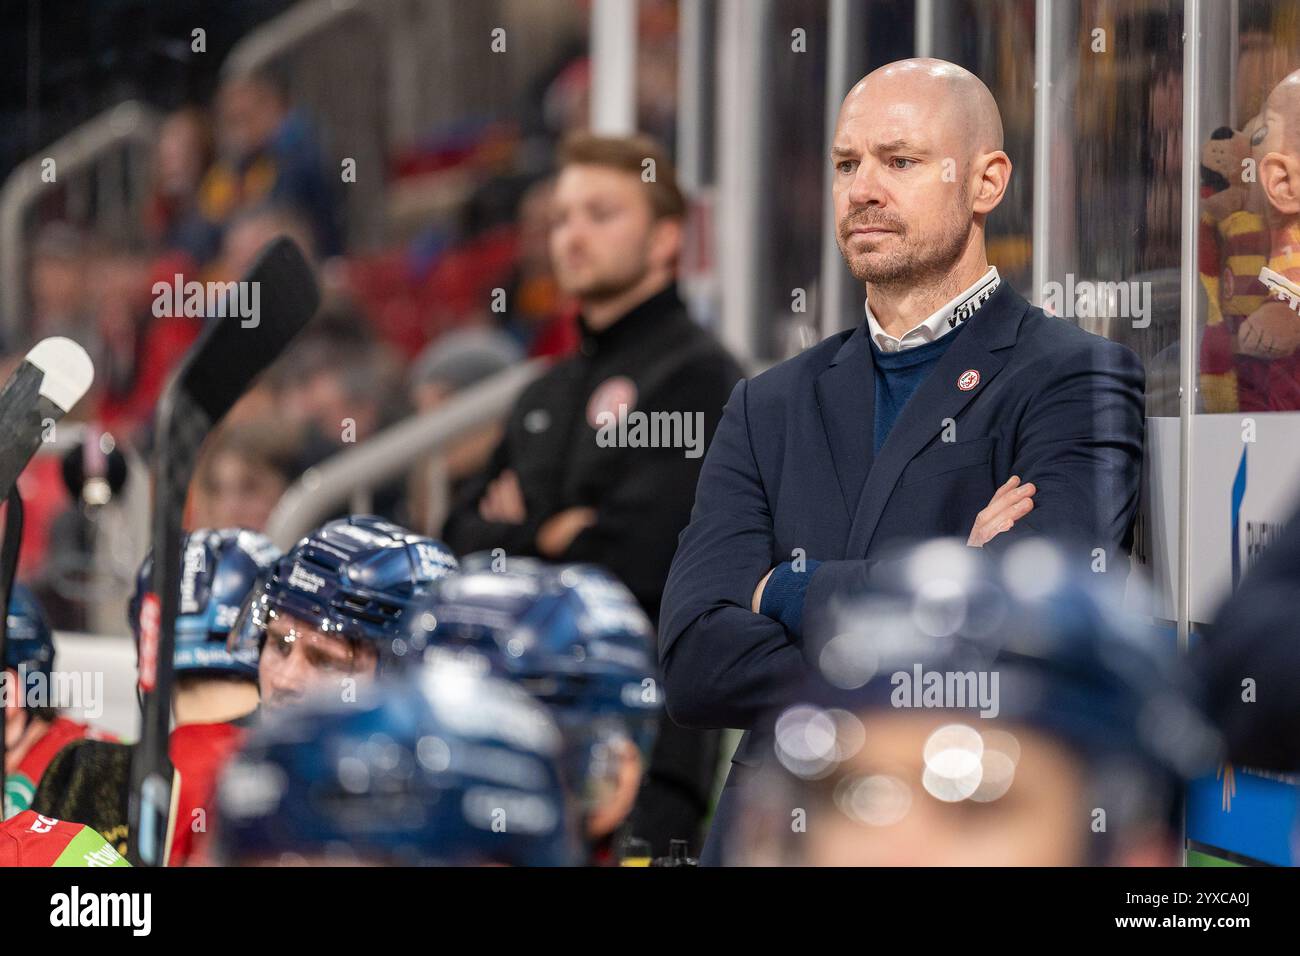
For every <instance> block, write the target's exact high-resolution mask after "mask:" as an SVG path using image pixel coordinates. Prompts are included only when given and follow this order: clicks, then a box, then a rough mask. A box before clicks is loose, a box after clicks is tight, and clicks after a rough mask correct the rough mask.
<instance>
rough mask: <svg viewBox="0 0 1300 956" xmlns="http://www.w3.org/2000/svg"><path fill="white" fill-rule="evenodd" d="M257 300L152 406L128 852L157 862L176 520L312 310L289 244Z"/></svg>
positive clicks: (259, 279)
mask: <svg viewBox="0 0 1300 956" xmlns="http://www.w3.org/2000/svg"><path fill="white" fill-rule="evenodd" d="M243 283H244V284H245V285H246V286H249V287H252V288H255V289H256V290H257V296H256V299H255V301H258V302H260V308H259V310H258V314H257V315H255V316H254V317H253V318H254V321H253V322H251V323H246V322H244V321H242V320H241V319H240V318H239V317H238V315H237V314H236V313H235V312H234V311H232V310H230V309H227V310H226V315H227V316H230V317H229V318H223V319H209V320H208V323H207V327H206V328H205V329H204V330H203V332H202V334H201V335H200V336H199V339H198V341H197V342H195V344H194V346H193V347H192V348H191V349H190V351H189V353H188V354H187V355H186V356H185V359H184V360H183V361H182V363H181V365H180V368H179V369H178V370H177V372H176V374H175V375H174V376H173V378H172V380H171V382H170V383H169V384H168V386H167V388H166V390H165V391H164V392H163V395H162V397H161V399H160V400H159V403H158V412H157V416H156V419H155V428H154V433H155V438H156V447H155V449H154V509H153V528H152V531H151V534H150V539H151V541H152V543H153V553H154V562H153V581H152V582H151V590H150V593H149V594H147V595H146V596H145V599H144V601H143V606H142V611H141V621H140V678H139V683H140V690H141V692H142V695H143V696H142V718H141V725H140V741H139V743H138V744H137V745H136V748H135V754H134V756H133V758H132V766H131V795H130V804H129V811H130V815H129V825H130V837H129V847H128V849H129V853H128V856H129V857H130V859H131V862H132V863H133V864H137V865H145V866H162V865H164V864H165V862H166V857H165V854H166V843H167V840H166V834H167V832H168V822H169V816H170V811H171V807H172V805H173V803H174V799H173V794H172V789H173V768H172V766H171V761H170V759H169V758H168V737H169V735H168V730H169V724H170V720H169V718H170V713H171V693H172V654H173V649H174V647H175V624H176V613H177V610H178V608H179V605H180V571H181V568H180V564H181V537H182V535H183V533H184V532H183V529H182V519H183V515H184V508H185V498H186V494H187V492H188V490H189V484H190V479H191V478H192V477H193V474H194V468H195V465H196V463H197V460H198V455H199V449H200V447H201V446H202V444H203V439H204V438H205V437H207V435H208V433H209V432H210V431H211V430H212V428H213V427H214V426H215V425H216V424H217V423H218V422H220V421H221V419H222V418H223V417H224V416H225V414H226V412H228V411H229V410H230V409H231V407H232V406H233V405H234V404H235V402H237V401H238V400H239V398H240V397H241V396H242V395H243V394H244V393H245V392H246V391H247V390H248V387H249V386H250V385H251V384H252V382H253V381H254V380H255V379H256V378H257V377H258V375H260V374H261V373H262V372H263V371H265V369H266V368H267V366H269V365H270V364H271V363H272V362H274V361H275V359H276V358H277V357H279V355H280V354H281V353H282V352H283V351H284V349H285V347H286V346H288V344H289V342H290V341H291V340H292V339H293V337H294V336H295V335H297V334H298V332H299V331H300V330H301V329H302V328H303V326H304V325H306V324H307V322H308V321H309V320H310V319H311V317H312V316H313V315H314V314H315V313H316V309H317V307H318V305H319V304H320V292H319V290H318V289H317V286H316V279H315V276H314V275H313V274H312V270H311V267H310V266H309V265H308V264H307V261H306V260H305V259H304V258H303V256H302V253H301V252H299V250H298V247H297V246H296V245H294V244H293V243H292V242H291V241H290V240H288V239H284V238H281V239H277V240H275V241H274V242H272V243H271V244H270V245H269V246H267V248H266V249H264V250H263V251H262V253H261V255H260V256H259V257H258V259H257V261H256V262H255V263H254V264H253V268H252V269H251V270H250V271H249V273H248V275H247V276H246V277H245V278H244V280H243Z"/></svg>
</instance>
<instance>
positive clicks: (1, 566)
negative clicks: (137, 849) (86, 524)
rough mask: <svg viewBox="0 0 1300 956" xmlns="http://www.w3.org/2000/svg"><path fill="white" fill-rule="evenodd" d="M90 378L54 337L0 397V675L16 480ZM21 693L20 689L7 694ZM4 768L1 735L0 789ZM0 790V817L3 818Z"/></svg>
mask: <svg viewBox="0 0 1300 956" xmlns="http://www.w3.org/2000/svg"><path fill="white" fill-rule="evenodd" d="M94 378H95V367H94V365H93V364H91V361H90V356H88V355H87V354H86V350H85V349H83V348H82V347H81V346H80V345H78V344H77V343H76V342H74V341H72V340H71V339H65V338H62V337H60V336H54V337H52V338H48V339H42V340H41V341H40V342H37V343H36V346H35V347H34V348H33V349H32V350H31V351H30V352H28V353H27V356H26V357H25V358H24V359H23V361H22V364H21V365H19V366H18V368H17V370H15V371H14V373H13V375H11V376H10V377H9V381H8V382H6V383H5V387H4V389H3V390H2V391H0V497H3V498H4V499H5V500H6V501H7V502H8V504H9V507H8V508H7V509H6V511H5V531H4V534H5V539H4V546H3V549H2V550H0V602H2V603H0V671H2V670H3V666H4V660H5V650H6V648H5V643H6V640H7V638H8V635H9V596H10V592H11V591H12V590H13V582H14V576H15V574H16V573H17V571H18V550H19V547H20V546H21V544H22V537H23V499H22V497H21V496H20V495H19V494H18V476H19V475H20V474H22V471H23V469H24V468H26V467H27V463H28V462H29V461H31V460H32V457H33V456H34V455H35V454H36V452H37V450H38V449H39V448H40V447H41V442H42V440H44V439H45V438H46V437H47V436H49V435H50V434H51V433H52V431H53V429H54V426H55V424H56V423H57V422H58V421H59V419H61V418H62V417H63V416H64V415H65V414H67V412H68V411H69V410H70V409H71V408H72V406H73V405H75V404H77V402H79V401H80V400H81V397H82V396H83V395H85V394H86V392H87V391H88V390H89V389H90V383H91V382H92V381H94ZM13 690H14V691H15V692H17V693H21V692H22V690H23V688H22V687H21V686H19V687H16V688H13ZM4 765H5V741H4V734H3V733H0V784H2V783H3V776H4ZM3 811H4V797H3V786H0V817H3V816H4V812H3Z"/></svg>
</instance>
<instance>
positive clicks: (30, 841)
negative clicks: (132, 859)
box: [0, 810, 129, 867]
mask: <svg viewBox="0 0 1300 956" xmlns="http://www.w3.org/2000/svg"><path fill="white" fill-rule="evenodd" d="M128 865H129V864H128V863H127V862H126V860H124V859H122V857H121V856H119V855H118V853H117V851H116V850H114V849H113V848H112V847H111V846H109V845H108V842H107V841H106V840H105V839H104V838H103V837H102V836H100V835H99V834H98V833H96V832H95V831H94V829H92V828H91V827H88V826H83V825H81V824H80V823H67V822H65V821H63V820H55V819H54V818H53V817H43V816H41V815H40V814H39V813H36V812H35V811H34V810H24V811H23V812H22V813H20V814H18V815H17V816H15V817H13V818H12V819H9V820H6V821H4V822H3V823H0V867H5V866H128Z"/></svg>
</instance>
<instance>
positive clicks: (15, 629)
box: [0, 584, 111, 818]
mask: <svg viewBox="0 0 1300 956" xmlns="http://www.w3.org/2000/svg"><path fill="white" fill-rule="evenodd" d="M4 667H5V685H4V693H3V694H2V695H0V700H3V702H4V707H3V713H4V735H5V766H4V801H3V803H4V807H3V809H4V812H3V813H0V818H4V817H9V816H13V815H14V814H17V813H19V812H21V811H23V810H26V809H27V808H28V807H30V806H31V803H32V797H34V796H35V795H36V788H37V786H39V785H40V782H41V777H42V775H43V774H44V773H45V771H46V768H48V767H49V765H50V762H51V761H52V760H53V759H54V757H55V755H56V754H58V752H59V751H60V750H61V749H63V747H64V746H65V745H67V744H69V743H71V742H72V741H74V740H81V739H83V738H85V737H90V738H95V737H99V736H100V735H99V733H98V732H97V731H95V730H93V729H92V728H91V727H90V726H89V725H88V724H84V723H81V722H80V721H76V720H72V719H71V718H68V717H64V716H62V715H61V714H60V713H59V712H58V710H57V708H56V707H55V704H56V703H57V702H56V701H55V700H53V699H52V697H51V694H52V688H53V686H54V682H53V676H54V638H53V635H52V633H51V631H50V625H49V621H48V620H46V617H45V611H44V610H43V609H42V608H41V606H40V604H39V603H38V602H37V600H36V598H35V597H34V596H33V595H32V593H31V592H30V591H29V590H27V588H25V587H24V586H23V585H21V584H15V585H14V586H13V595H12V597H11V598H10V600H9V621H8V639H7V640H6V643H5V661H4ZM110 739H111V738H110Z"/></svg>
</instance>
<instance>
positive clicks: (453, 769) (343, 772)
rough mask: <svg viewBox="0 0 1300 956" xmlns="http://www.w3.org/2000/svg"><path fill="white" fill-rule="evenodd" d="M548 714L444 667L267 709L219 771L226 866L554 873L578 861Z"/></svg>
mask: <svg viewBox="0 0 1300 956" xmlns="http://www.w3.org/2000/svg"><path fill="white" fill-rule="evenodd" d="M559 747H560V735H559V731H558V729H557V728H556V726H555V724H554V722H553V721H552V719H551V717H550V715H549V714H548V713H547V711H546V709H545V708H544V707H542V706H541V705H540V704H538V703H537V702H536V701H534V700H532V699H531V698H530V697H529V696H528V695H527V694H526V693H524V692H523V691H522V690H520V689H519V688H517V687H514V686H513V685H511V684H510V683H509V682H507V681H504V680H501V679H500V678H495V677H492V676H490V675H485V674H483V673H481V672H478V671H476V670H474V669H473V668H470V667H465V666H460V665H457V664H455V663H450V662H443V663H440V664H436V665H431V666H427V667H421V668H411V669H406V670H404V671H403V672H402V673H399V674H395V675H389V676H387V677H385V678H382V679H381V680H379V681H377V682H375V683H373V684H367V685H365V686H364V687H363V688H361V695H360V699H359V700H358V701H357V702H353V703H343V702H341V701H340V699H339V697H338V695H337V694H329V695H319V696H316V697H312V698H308V699H307V700H306V701H303V702H302V703H300V704H297V705H295V706H293V707H290V708H287V709H286V710H284V711H280V712H277V713H275V714H270V715H268V716H267V719H266V720H265V721H264V723H263V724H262V725H261V726H260V727H259V728H258V729H257V730H256V731H255V732H254V733H253V735H252V736H251V737H250V739H249V740H248V742H247V743H246V744H245V746H244V748H243V749H242V751H241V752H240V753H239V754H238V755H237V756H235V757H234V758H233V759H232V760H231V762H230V763H229V764H228V765H227V767H226V769H225V771H224V773H223V775H222V777H221V780H220V783H219V786H218V791H217V823H216V828H215V840H216V846H217V855H218V858H219V859H221V860H223V861H225V862H227V863H247V862H254V861H256V862H286V863H300V862H304V861H310V862H322V863H329V864H334V865H337V864H340V863H349V862H358V863H386V864H394V865H451V866H462V865H474V864H509V865H515V866H556V865H568V864H571V863H574V862H576V858H575V856H574V850H575V845H574V843H573V842H572V839H573V837H572V835H573V832H574V831H573V826H572V821H571V820H570V817H569V812H568V810H567V809H566V804H565V795H564V790H563V787H562V784H561V781H560V777H559V770H558V767H557V765H556V758H557V754H558V751H559Z"/></svg>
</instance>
